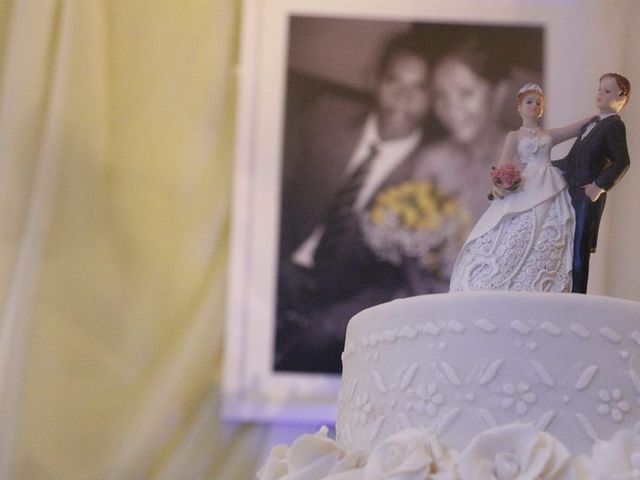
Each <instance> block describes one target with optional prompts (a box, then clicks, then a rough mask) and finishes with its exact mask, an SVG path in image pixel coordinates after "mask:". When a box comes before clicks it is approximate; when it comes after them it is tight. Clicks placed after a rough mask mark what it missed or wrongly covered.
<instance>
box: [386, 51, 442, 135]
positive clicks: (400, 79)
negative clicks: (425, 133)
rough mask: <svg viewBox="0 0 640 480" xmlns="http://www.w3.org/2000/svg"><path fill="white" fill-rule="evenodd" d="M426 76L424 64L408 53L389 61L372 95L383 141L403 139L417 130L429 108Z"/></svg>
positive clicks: (401, 53) (426, 68) (398, 55)
mask: <svg viewBox="0 0 640 480" xmlns="http://www.w3.org/2000/svg"><path fill="white" fill-rule="evenodd" d="M428 73H429V72H428V67H427V64H426V62H425V60H424V59H422V58H420V57H418V56H416V55H413V54H411V53H410V52H400V53H398V54H397V55H396V56H395V57H394V58H392V59H391V61H390V62H389V65H388V66H387V69H386V71H385V72H384V73H383V74H382V76H381V78H380V79H379V81H378V85H377V94H376V97H377V103H378V131H379V133H380V137H381V138H382V139H383V140H392V139H398V138H403V137H406V136H407V135H410V134H411V133H412V132H414V131H415V130H416V128H418V126H419V125H420V123H421V122H422V120H423V119H424V116H425V114H426V113H427V109H428V108H429V91H428V80H429V77H428Z"/></svg>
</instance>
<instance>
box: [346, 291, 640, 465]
mask: <svg viewBox="0 0 640 480" xmlns="http://www.w3.org/2000/svg"><path fill="white" fill-rule="evenodd" d="M343 366H344V367H343V374H342V388H341V392H340V395H339V400H338V421H337V425H336V431H337V441H338V443H339V444H341V445H344V446H345V447H347V448H351V449H355V450H370V449H371V448H373V447H375V446H376V445H377V444H378V443H380V442H381V441H383V440H384V439H385V438H386V437H388V436H389V435H391V434H393V433H395V432H397V431H399V430H402V429H406V428H428V429H430V430H432V431H434V432H435V433H436V434H437V435H438V437H439V438H440V439H441V440H442V441H443V442H444V443H446V444H447V445H448V446H450V447H452V448H455V449H458V450H462V449H463V448H465V447H466V446H467V444H468V443H469V441H470V440H471V439H472V438H473V437H475V436H476V435H478V434H480V433H482V432H483V431H485V430H487V429H490V428H492V427H496V426H499V425H504V424H509V423H512V422H524V423H528V424H531V425H534V426H535V427H536V428H538V429H539V430H541V431H545V432H548V433H550V434H551V435H553V436H554V437H555V438H557V439H558V440H560V441H561V442H562V443H563V444H564V445H566V446H567V448H568V449H569V450H570V451H571V452H573V453H576V454H581V453H587V452H591V450H592V448H593V445H594V442H596V441H599V440H602V439H609V438H610V437H612V436H613V435H614V434H615V433H616V432H617V431H618V430H620V429H621V428H623V427H628V428H633V427H634V426H635V425H636V424H638V422H640V304H638V303H636V302H631V301H626V300H619V299H613V298H605V297H599V296H583V295H562V294H549V293H516V292H508V293H500V292H477V293H464V294H442V295H426V296H420V297H412V298H406V299H401V300H395V301H393V302H390V303H386V304H383V305H378V306H376V307H373V308H370V309H367V310H365V311H363V312H361V313H359V314H358V315H356V316H355V317H354V318H353V319H352V321H351V322H350V324H349V327H348V330H347V337H346V342H345V349H344V353H343Z"/></svg>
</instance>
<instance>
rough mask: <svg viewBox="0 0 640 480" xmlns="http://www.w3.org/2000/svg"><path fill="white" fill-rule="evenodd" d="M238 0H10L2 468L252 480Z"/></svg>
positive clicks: (1, 29) (68, 474)
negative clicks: (226, 387) (224, 370)
mask: <svg viewBox="0 0 640 480" xmlns="http://www.w3.org/2000/svg"><path fill="white" fill-rule="evenodd" d="M239 4H240V0H186V1H184V0H183V1H179V0H1V1H0V215H2V221H1V222H0V242H1V243H0V299H1V302H2V303H0V305H1V307H2V312H1V313H2V316H1V317H0V478H3V479H5V478H6V479H13V478H16V479H29V480H32V479H36V480H38V479H46V480H56V479H64V480H72V479H82V480H89V479H147V478H153V479H200V478H202V479H205V478H206V479H212V478H215V479H243V478H254V476H255V470H256V462H257V459H256V457H257V456H258V454H257V453H250V454H247V452H259V448H260V446H261V444H262V442H263V439H264V435H265V431H264V430H263V429H260V428H257V427H242V428H233V427H229V426H227V427H225V426H223V425H222V424H220V422H219V420H218V414H219V399H218V384H219V378H218V377H219V372H220V364H221V355H222V335H223V325H224V318H223V316H224V301H225V297H224V296H225V278H226V260H227V247H228V245H227V241H228V240H227V233H228V221H229V208H230V198H231V195H230V185H231V169H232V141H233V138H232V132H233V129H232V127H233V109H234V102H235V97H234V95H235V92H234V85H235V79H234V69H233V66H234V64H235V62H236V56H237V42H238V29H239V15H240V5H239Z"/></svg>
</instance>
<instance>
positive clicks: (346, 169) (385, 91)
mask: <svg viewBox="0 0 640 480" xmlns="http://www.w3.org/2000/svg"><path fill="white" fill-rule="evenodd" d="M427 81H428V68H427V60H426V56H425V55H424V54H423V53H422V51H421V50H419V49H418V48H417V46H416V43H415V39H412V38H411V37H410V36H404V37H399V38H398V39H395V40H394V41H393V42H391V43H390V47H389V48H387V50H386V51H385V52H384V53H383V55H382V60H381V66H380V71H379V76H378V80H377V83H376V88H375V91H374V94H373V99H372V100H371V102H370V103H367V102H363V101H360V100H359V99H357V98H348V97H346V96H341V95H335V94H331V93H328V94H323V95H320V96H318V98H317V100H316V102H315V103H314V108H313V109H307V112H309V113H307V112H305V116H304V117H303V118H301V119H299V122H300V123H301V124H302V125H296V126H297V127H300V133H299V134H298V135H296V136H295V137H294V136H292V135H291V136H289V138H287V141H286V142H285V144H286V145H285V148H286V151H285V156H286V157H287V158H285V165H284V171H283V177H282V178H283V186H282V208H281V213H282V217H281V236H280V255H279V272H278V298H277V302H278V308H277V322H278V327H277V328H278V330H277V335H276V337H277V338H276V359H275V368H276V369H277V370H285V371H304V372H323V373H338V372H339V371H340V369H341V360H340V354H341V352H342V349H343V347H344V335H345V332H346V325H347V322H348V320H349V319H350V318H351V317H352V316H353V315H355V314H356V313H358V312H359V311H361V310H362V309H364V308H367V307H370V306H373V305H375V304H378V303H382V302H385V301H388V300H391V299H393V298H397V297H398V296H403V292H402V289H403V286H404V278H403V270H402V268H401V267H400V266H397V265H393V264H391V263H389V262H385V261H383V260H380V259H379V258H378V257H377V256H376V254H375V253H374V252H373V251H371V249H370V248H369V246H368V245H367V244H366V242H365V239H364V237H363V232H362V229H361V222H360V215H361V214H362V212H363V211H366V209H367V208H368V207H369V206H370V205H371V202H372V201H373V199H375V197H376V195H377V193H378V192H380V191H382V190H384V189H386V188H388V187H389V186H392V185H396V184H399V183H402V182H405V181H407V180H410V179H411V178H412V175H413V170H414V169H415V162H416V161H417V158H418V156H417V155H416V153H417V152H418V151H419V150H420V148H421V147H422V137H423V132H422V123H423V120H424V117H425V115H426V112H427V108H428V101H429V97H428V90H427ZM375 162H378V163H377V164H375ZM388 162H391V165H392V166H389V164H388ZM384 163H387V166H386V167H385V166H384ZM376 171H377V173H376ZM380 172H383V173H380ZM376 176H377V177H376ZM367 182H368V185H369V191H368V192H367V191H366V190H367V187H366V184H367ZM372 185H374V186H373V187H372ZM357 202H359V203H360V205H359V206H358V204H357ZM404 295H406V293H405V294H404Z"/></svg>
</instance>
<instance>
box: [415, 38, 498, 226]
mask: <svg viewBox="0 0 640 480" xmlns="http://www.w3.org/2000/svg"><path fill="white" fill-rule="evenodd" d="M444 43H445V45H446V46H447V48H446V49H443V50H442V51H441V53H440V55H439V56H438V59H437V60H436V62H435V66H434V69H433V76H432V89H433V93H432V98H433V102H432V104H433V114H434V116H435V118H436V119H437V121H438V123H440V125H441V126H442V128H443V130H444V136H443V137H442V138H441V139H440V140H438V141H436V142H435V143H432V144H429V145H428V146H427V147H425V149H424V150H423V151H422V161H421V162H420V165H421V171H418V172H417V175H418V176H424V177H428V178H431V179H432V180H434V181H435V182H436V183H437V184H438V185H439V187H440V188H441V189H443V190H444V191H446V192H447V193H449V194H451V195H453V196H455V197H456V198H458V199H459V200H460V201H461V203H462V205H464V207H465V208H466V209H467V210H468V212H469V214H470V216H471V218H473V219H477V218H479V217H480V215H481V214H482V212H483V211H484V210H485V209H486V208H487V206H488V202H487V201H486V191H484V186H483V185H481V184H480V182H478V179H479V178H486V174H487V172H488V171H489V168H490V167H491V165H494V164H495V163H496V162H497V160H498V159H499V158H500V153H501V147H502V145H503V143H504V139H505V137H506V135H507V131H508V129H507V128H506V127H505V126H504V125H503V122H502V121H501V112H502V111H503V108H504V105H505V101H506V99H507V96H508V94H509V74H510V70H509V69H510V68H511V65H509V63H508V62H507V61H505V55H504V54H503V53H502V52H501V51H500V50H499V49H498V47H497V46H496V45H495V43H494V42H489V41H488V39H486V38H485V37H481V36H477V35H473V34H472V35H467V36H466V37H463V38H462V39H458V41H457V42H455V43H451V44H449V43H448V42H444Z"/></svg>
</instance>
